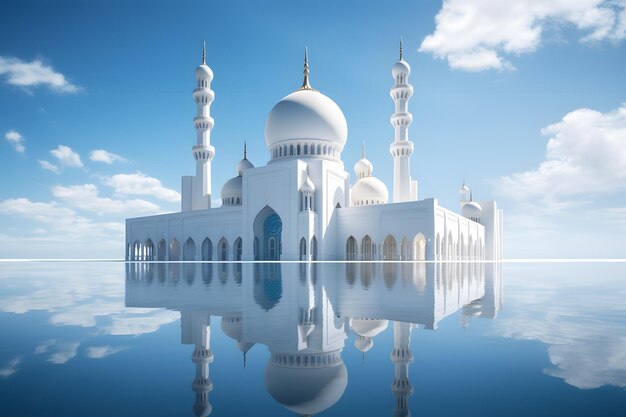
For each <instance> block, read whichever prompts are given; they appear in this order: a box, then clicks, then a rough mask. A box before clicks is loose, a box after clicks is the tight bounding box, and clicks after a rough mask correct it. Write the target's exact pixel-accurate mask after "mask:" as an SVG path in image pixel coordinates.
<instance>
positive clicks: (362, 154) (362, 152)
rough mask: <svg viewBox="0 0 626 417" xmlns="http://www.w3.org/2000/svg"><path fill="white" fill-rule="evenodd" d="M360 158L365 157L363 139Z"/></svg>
mask: <svg viewBox="0 0 626 417" xmlns="http://www.w3.org/2000/svg"><path fill="white" fill-rule="evenodd" d="M361 159H365V141H363V143H362V144H361Z"/></svg>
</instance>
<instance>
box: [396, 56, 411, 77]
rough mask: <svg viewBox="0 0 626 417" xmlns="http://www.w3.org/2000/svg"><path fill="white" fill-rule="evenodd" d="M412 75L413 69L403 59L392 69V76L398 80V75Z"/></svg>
mask: <svg viewBox="0 0 626 417" xmlns="http://www.w3.org/2000/svg"><path fill="white" fill-rule="evenodd" d="M410 73H411V67H410V66H409V64H408V63H407V62H406V61H405V60H403V59H401V60H400V61H398V62H396V63H395V64H393V67H392V68H391V74H392V75H393V77H394V78H396V77H397V76H398V75H401V74H402V75H409V74H410Z"/></svg>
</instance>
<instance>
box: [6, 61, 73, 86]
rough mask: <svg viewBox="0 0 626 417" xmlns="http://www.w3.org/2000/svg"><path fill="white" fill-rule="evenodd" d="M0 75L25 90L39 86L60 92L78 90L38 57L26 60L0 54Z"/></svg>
mask: <svg viewBox="0 0 626 417" xmlns="http://www.w3.org/2000/svg"><path fill="white" fill-rule="evenodd" d="M0 76H4V77H5V79H6V82H7V84H10V85H15V86H17V87H21V88H24V89H26V91H30V90H29V89H30V88H34V87H40V86H43V87H48V88H50V89H51V90H53V91H56V92H60V93H75V92H77V91H78V90H79V88H78V87H77V86H76V85H74V84H72V83H70V82H69V81H68V80H67V79H66V78H65V76H64V75H63V74H61V73H59V72H56V71H55V70H54V69H53V68H52V67H51V66H49V65H46V64H45V63H44V62H43V61H41V60H40V59H35V60H33V61H30V62H27V61H22V60H21V59H18V58H14V57H8V56H1V55H0Z"/></svg>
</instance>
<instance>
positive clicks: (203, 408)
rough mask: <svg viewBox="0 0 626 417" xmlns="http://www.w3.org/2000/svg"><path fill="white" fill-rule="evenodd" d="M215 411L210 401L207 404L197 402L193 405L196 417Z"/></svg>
mask: <svg viewBox="0 0 626 417" xmlns="http://www.w3.org/2000/svg"><path fill="white" fill-rule="evenodd" d="M212 411H213V407H212V406H211V404H209V403H208V402H207V403H205V404H202V403H195V404H194V406H193V413H194V414H195V415H196V417H207V416H209V415H210V414H211V412H212Z"/></svg>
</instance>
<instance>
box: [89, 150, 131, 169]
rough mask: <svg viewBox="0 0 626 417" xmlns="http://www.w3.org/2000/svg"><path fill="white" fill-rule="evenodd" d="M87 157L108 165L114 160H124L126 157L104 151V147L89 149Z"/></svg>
mask: <svg viewBox="0 0 626 417" xmlns="http://www.w3.org/2000/svg"><path fill="white" fill-rule="evenodd" d="M89 159H91V160H92V161H95V162H104V163H105V164H109V165H111V164H112V163H114V162H126V159H125V158H123V157H121V156H120V155H117V154H114V153H111V152H108V151H105V150H104V149H95V150H93V151H91V153H90V154H89Z"/></svg>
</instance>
